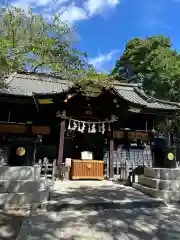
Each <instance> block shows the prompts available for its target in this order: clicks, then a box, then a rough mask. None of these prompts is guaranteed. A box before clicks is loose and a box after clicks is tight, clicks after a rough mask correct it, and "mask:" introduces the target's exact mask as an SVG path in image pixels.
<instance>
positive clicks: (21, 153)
mask: <svg viewBox="0 0 180 240" xmlns="http://www.w3.org/2000/svg"><path fill="white" fill-rule="evenodd" d="M25 153H26V150H25V149H24V148H23V147H18V148H17V149H16V155H17V156H19V157H22V156H24V155H25Z"/></svg>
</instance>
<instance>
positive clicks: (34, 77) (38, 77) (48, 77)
mask: <svg viewBox="0 0 180 240" xmlns="http://www.w3.org/2000/svg"><path fill="white" fill-rule="evenodd" d="M18 75H19V77H22V75H24V79H28V78H29V76H31V78H30V80H32V81H37V80H38V81H39V82H51V83H59V84H62V83H65V84H67V85H71V83H72V82H71V81H70V80H68V79H63V78H60V77H54V76H52V75H46V74H40V75H38V74H27V73H17V76H18ZM41 77H42V78H41ZM43 77H44V78H46V79H43ZM67 81H68V82H67Z"/></svg>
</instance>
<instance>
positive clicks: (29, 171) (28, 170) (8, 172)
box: [0, 166, 41, 181]
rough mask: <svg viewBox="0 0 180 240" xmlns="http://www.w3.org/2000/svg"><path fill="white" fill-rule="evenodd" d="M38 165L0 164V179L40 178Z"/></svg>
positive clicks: (33, 179)
mask: <svg viewBox="0 0 180 240" xmlns="http://www.w3.org/2000/svg"><path fill="white" fill-rule="evenodd" d="M40 174H41V168H40V166H18V167H10V166H0V180H31V181H36V180H37V181H38V180H39V179H40Z"/></svg>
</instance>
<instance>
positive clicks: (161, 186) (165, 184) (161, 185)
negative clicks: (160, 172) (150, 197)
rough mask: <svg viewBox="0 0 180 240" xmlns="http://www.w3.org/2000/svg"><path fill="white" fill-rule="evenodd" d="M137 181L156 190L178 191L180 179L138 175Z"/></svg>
mask: <svg viewBox="0 0 180 240" xmlns="http://www.w3.org/2000/svg"><path fill="white" fill-rule="evenodd" d="M138 183H139V184H141V185H143V186H147V187H150V188H154V189H157V190H167V191H180V180H162V179H156V178H148V177H145V176H139V179H138Z"/></svg>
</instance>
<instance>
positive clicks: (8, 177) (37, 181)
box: [0, 166, 50, 208]
mask: <svg viewBox="0 0 180 240" xmlns="http://www.w3.org/2000/svg"><path fill="white" fill-rule="evenodd" d="M49 192H50V188H49V186H48V185H47V184H46V181H45V179H42V178H41V177H40V167H39V166H21V167H10V166H0V206H1V207H2V208H30V207H33V206H36V207H37V206H40V205H41V204H42V203H43V202H46V201H47V200H48V198H49Z"/></svg>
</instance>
